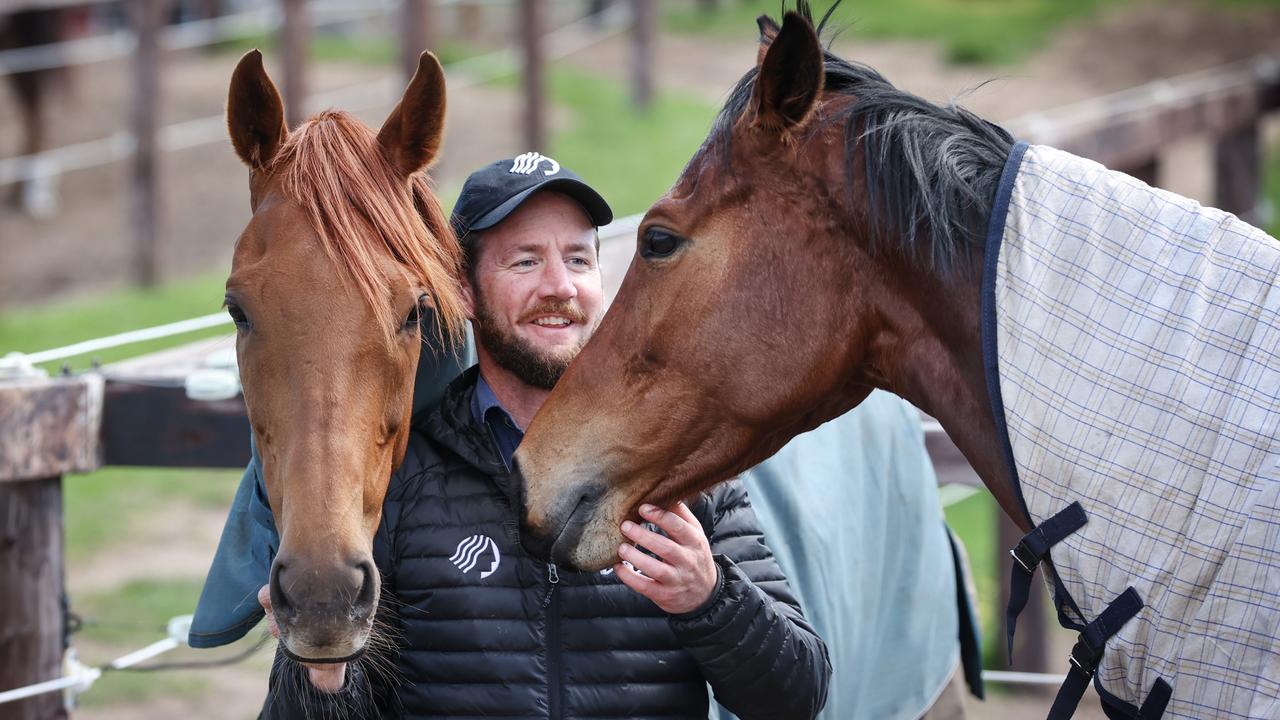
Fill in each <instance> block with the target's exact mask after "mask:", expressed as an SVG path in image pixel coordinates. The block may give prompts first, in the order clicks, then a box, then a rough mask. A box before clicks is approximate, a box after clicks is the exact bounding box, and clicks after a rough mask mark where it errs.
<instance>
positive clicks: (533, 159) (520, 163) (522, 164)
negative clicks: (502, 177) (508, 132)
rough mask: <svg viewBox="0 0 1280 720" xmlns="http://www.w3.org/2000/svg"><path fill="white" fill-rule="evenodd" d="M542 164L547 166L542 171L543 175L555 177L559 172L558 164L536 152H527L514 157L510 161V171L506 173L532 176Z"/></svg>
mask: <svg viewBox="0 0 1280 720" xmlns="http://www.w3.org/2000/svg"><path fill="white" fill-rule="evenodd" d="M544 162H545V163H547V164H548V167H547V169H545V170H543V171H542V174H543V175H555V174H556V173H558V172H560V163H558V162H556V161H555V160H552V159H551V158H549V157H547V156H546V155H540V154H538V153H536V152H527V153H525V154H523V155H518V156H516V158H515V159H514V160H512V161H511V169H510V170H508V171H507V172H509V173H511V174H512V175H532V174H533V173H534V172H536V171H537V170H538V169H539V167H540V166H541V165H542V163H544Z"/></svg>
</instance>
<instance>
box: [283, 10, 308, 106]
mask: <svg viewBox="0 0 1280 720" xmlns="http://www.w3.org/2000/svg"><path fill="white" fill-rule="evenodd" d="M283 2H284V21H283V23H282V25H281V28H280V32H281V40H282V42H281V45H283V47H284V113H285V121H286V122H287V123H288V124H289V127H290V128H294V127H297V126H298V123H300V122H302V121H303V120H306V119H307V77H306V75H307V41H308V40H309V37H310V29H309V28H308V26H307V3H306V0H283Z"/></svg>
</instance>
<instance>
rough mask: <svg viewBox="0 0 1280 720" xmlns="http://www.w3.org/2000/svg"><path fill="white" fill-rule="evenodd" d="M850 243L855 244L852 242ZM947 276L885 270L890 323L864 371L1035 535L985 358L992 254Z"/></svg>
mask: <svg viewBox="0 0 1280 720" xmlns="http://www.w3.org/2000/svg"><path fill="white" fill-rule="evenodd" d="M850 241H855V240H853V239H850ZM971 255H972V257H970V258H969V259H968V260H967V261H965V262H963V263H961V264H960V267H959V268H957V269H956V270H955V271H954V272H952V273H950V274H948V275H945V276H943V275H939V274H938V273H936V272H933V271H931V270H927V269H923V268H920V267H919V266H918V265H913V264H912V263H909V262H904V261H902V260H901V259H898V258H892V259H889V260H888V261H887V262H885V263H883V269H884V270H886V276H887V277H888V278H890V281H889V282H888V283H886V286H887V289H888V290H889V296H888V298H887V300H886V301H885V302H884V305H883V307H882V312H881V313H880V314H881V317H882V318H883V319H884V324H883V325H882V327H881V328H880V330H879V334H878V335H877V337H876V338H875V339H874V340H873V342H872V343H871V346H870V349H869V351H868V356H867V364H866V366H865V367H864V368H862V369H861V373H863V374H865V375H866V378H867V380H868V384H871V385H873V386H875V387H878V388H881V389H883V390H887V391H889V392H892V393H894V394H896V395H898V396H900V397H902V398H903V399H905V400H907V401H909V402H910V403H911V404H913V405H915V406H916V407H917V408H919V409H921V410H923V411H924V412H926V413H928V414H929V415H931V416H933V417H934V418H936V419H937V420H938V422H939V424H941V425H942V427H943V429H944V430H946V432H947V435H948V437H950V438H951V440H952V442H954V443H955V445H956V447H957V448H959V450H960V452H961V453H962V454H963V455H964V456H965V459H967V460H968V461H969V464H970V465H972V466H973V469H974V471H975V472H976V473H977V474H978V476H979V477H980V478H982V481H983V483H984V484H985V485H986V486H987V489H988V490H990V491H991V494H992V495H993V496H994V497H995V498H996V501H997V502H999V504H1000V506H1001V508H1002V509H1003V510H1004V511H1005V512H1006V513H1007V514H1008V516H1009V517H1010V518H1013V519H1014V520H1015V522H1016V523H1017V524H1018V525H1019V527H1022V529H1023V530H1024V531H1027V530H1030V527H1029V526H1028V525H1026V522H1025V520H1024V513H1023V512H1022V510H1021V506H1020V504H1019V501H1018V499H1017V495H1016V493H1015V491H1014V488H1013V479H1012V477H1011V476H1010V474H1009V470H1008V465H1007V463H1006V462H1005V458H1004V453H1003V446H1002V442H1001V440H1000V436H999V432H998V430H997V427H996V423H995V417H994V415H993V409H992V406H991V398H990V393H989V392H988V388H987V380H986V369H985V364H984V361H983V355H982V328H981V317H982V293H981V290H982V271H981V268H982V267H983V260H984V255H985V252H984V249H983V248H976V249H974V250H973V251H972V253H971Z"/></svg>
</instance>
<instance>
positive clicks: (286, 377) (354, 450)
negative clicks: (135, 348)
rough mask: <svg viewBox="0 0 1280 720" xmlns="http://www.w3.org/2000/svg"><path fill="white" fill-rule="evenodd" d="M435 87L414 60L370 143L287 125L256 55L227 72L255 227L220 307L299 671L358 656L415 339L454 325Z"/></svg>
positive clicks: (456, 292)
mask: <svg viewBox="0 0 1280 720" xmlns="http://www.w3.org/2000/svg"><path fill="white" fill-rule="evenodd" d="M444 93H445V88H444V74H443V72H442V70H441V67H440V64H439V62H438V61H437V60H436V58H435V57H434V56H433V55H431V54H429V53H424V54H423V56H422V58H421V61H420V62H419V65H418V70H417V73H416V74H415V75H414V77H413V80H412V81H410V83H409V87H408V89H407V90H406V91H405V94H404V97H403V98H402V99H401V101H400V103H399V104H398V105H397V106H396V108H395V110H393V111H392V112H391V115H390V117H388V118H387V120H386V122H385V123H384V124H383V126H382V129H381V130H380V131H379V132H376V133H375V132H374V131H372V130H370V129H369V128H368V127H366V126H365V125H363V124H362V123H361V122H359V121H358V120H356V119H355V118H354V117H353V116H351V115H348V114H346V113H342V112H337V111H325V112H322V113H320V114H318V115H316V116H315V117H313V118H311V119H310V120H308V121H307V122H305V123H303V124H302V125H301V126H299V127H298V128H297V129H295V130H293V131H292V132H290V131H289V129H288V128H287V126H286V125H285V122H284V107H283V104H282V103H281V100H280V95H279V93H278V92H277V91H276V88H275V86H274V85H273V84H272V82H271V79H270V78H268V77H267V74H266V71H265V70H264V69H263V66H262V56H261V54H259V53H258V52H257V51H256V50H255V51H253V52H250V53H248V54H247V55H245V56H244V57H243V58H242V59H241V60H240V64H239V65H238V66H237V67H236V70H235V73H234V74H233V75H232V78H231V91H230V96H229V97H228V100H227V125H228V128H229V130H230V133H231V141H232V144H233V145H234V146H235V150H236V153H237V154H238V155H239V156H240V159H241V160H243V161H244V162H245V163H246V164H247V165H248V166H249V168H250V174H249V197H250V207H251V209H252V212H253V216H252V217H251V218H250V220H249V224H248V227H246V228H245V230H244V232H243V234H241V236H240V239H239V240H238V241H237V243H236V248H235V255H234V258H233V260H232V267H231V276H230V277H229V278H228V279H227V295H226V305H227V309H228V311H229V312H230V313H231V316H232V317H233V318H234V319H235V322H236V328H237V337H236V353H237V356H238V357H239V361H240V376H241V381H242V383H243V385H244V397H245V404H246V406H247V409H248V414H249V421H250V423H251V425H252V427H253V435H254V439H255V441H256V442H257V447H258V451H259V454H260V456H261V458H262V472H263V475H264V480H265V483H266V488H267V494H268V496H269V499H270V502H271V509H272V512H273V514H274V515H275V520H276V526H277V528H278V529H279V531H280V549H279V552H278V554H277V555H276V558H275V562H274V563H273V564H272V567H271V576H270V590H271V601H272V605H273V609H274V612H275V617H276V620H277V623H278V625H279V628H280V640H281V645H282V647H283V648H284V650H285V652H286V654H288V655H289V656H291V657H293V658H294V659H296V660H305V661H310V662H317V661H319V662H324V661H339V660H344V659H348V658H351V657H354V656H356V655H358V654H359V653H361V652H362V651H363V649H364V647H365V643H366V642H367V640H368V637H369V633H370V628H371V626H372V623H373V616H374V613H375V610H376V608H377V605H378V598H379V591H380V580H379V577H378V571H377V569H376V567H375V566H374V563H373V560H372V544H373V535H374V531H375V530H376V529H377V527H378V524H379V521H380V518H381V511H382V500H383V496H384V495H385V493H386V489H387V483H388V480H389V478H390V475H391V472H392V470H393V469H394V468H395V467H396V466H397V465H399V463H400V461H401V460H402V459H403V458H404V453H405V448H406V445H407V443H408V436H409V418H410V412H411V403H412V394H413V379H414V371H415V368H416V367H417V363H418V355H419V352H420V351H421V348H422V344H423V337H422V335H423V333H424V332H434V333H437V334H438V337H439V338H440V339H441V340H442V341H449V340H451V339H454V338H456V337H457V336H458V333H459V332H460V331H461V329H462V327H463V311H462V305H461V290H460V286H459V283H458V268H459V263H460V258H461V251H460V249H459V247H458V244H457V239H456V238H455V237H454V235H453V233H452V231H451V230H450V228H449V224H448V221H447V219H446V218H445V215H444V213H443V212H442V210H441V208H440V205H439V203H438V201H437V200H436V198H435V197H434V195H433V194H432V192H431V190H430V189H429V187H428V185H427V181H426V180H425V178H424V177H423V176H422V175H421V174H420V173H419V172H418V171H420V170H422V169H423V168H425V167H426V166H428V165H429V164H430V163H431V161H432V160H433V159H434V158H435V156H436V153H437V151H438V149H439V147H440V138H441V134H442V132H443V124H444V110H445V94H444ZM428 313H430V314H433V315H434V317H435V318H436V319H437V320H436V323H435V326H434V327H430V326H429V327H426V328H423V327H421V325H427V324H428V323H426V322H421V323H420V318H422V317H423V316H424V314H428Z"/></svg>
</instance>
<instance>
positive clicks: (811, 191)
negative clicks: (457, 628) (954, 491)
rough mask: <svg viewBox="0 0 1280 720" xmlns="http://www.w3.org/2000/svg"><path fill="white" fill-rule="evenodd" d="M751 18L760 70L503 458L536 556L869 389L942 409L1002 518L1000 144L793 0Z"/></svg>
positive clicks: (646, 229)
mask: <svg viewBox="0 0 1280 720" xmlns="http://www.w3.org/2000/svg"><path fill="white" fill-rule="evenodd" d="M760 26H761V27H760V29H761V52H760V53H759V55H758V57H757V67H756V68H755V69H754V70H752V71H750V72H748V73H747V74H746V75H745V76H744V78H743V80H742V81H741V82H740V83H739V85H738V86H737V87H736V88H735V89H734V90H733V91H732V93H731V95H730V99H729V100H728V102H726V105H725V108H724V110H723V111H722V112H721V113H720V115H719V116H718V117H717V119H716V121H715V123H714V125H713V127H712V130H711V133H710V135H709V137H708V139H707V141H706V142H705V143H704V145H703V147H702V148H701V149H700V150H699V152H698V154H697V155H696V156H695V157H694V158H693V160H691V162H690V164H689V166H688V167H686V169H685V171H684V173H683V174H682V176H681V178H680V179H679V180H678V181H677V183H676V185H675V186H674V187H673V188H672V190H671V191H670V192H669V193H668V194H667V195H665V196H664V197H662V198H661V199H659V200H658V201H657V202H656V203H655V204H654V205H653V206H652V207H651V208H650V209H649V212H648V213H647V214H646V216H645V218H644V220H643V221H642V222H641V225H640V228H639V230H638V245H637V250H638V252H637V256H636V257H635V259H634V260H633V262H632V264H631V267H630V268H629V269H628V272H627V275H626V277H625V279H624V280H623V283H622V286H621V288H620V289H619V292H618V295H617V297H616V298H615V301H614V303H613V305H612V306H611V308H610V311H609V312H608V313H607V314H606V316H605V318H604V319H603V321H602V323H601V326H600V329H599V330H598V331H597V333H596V335H595V337H593V339H592V341H591V342H589V343H588V344H587V346H586V347H585V348H584V349H583V351H582V353H581V354H580V355H579V356H578V358H577V359H576V360H575V361H574V363H573V364H572V365H571V366H570V367H569V369H568V371H567V372H566V373H565V375H564V376H563V377H562V378H561V380H560V382H559V383H558V384H557V386H556V388H555V389H554V390H553V392H552V394H551V395H550V396H549V397H548V399H547V401H546V403H545V404H544V405H543V407H542V409H541V410H540V412H539V413H538V415H537V416H536V417H535V418H534V420H533V422H532V423H531V424H530V426H529V428H528V432H527V434H526V435H525V438H524V440H523V442H522V443H521V446H520V448H519V449H518V451H517V453H516V462H517V466H518V469H519V471H520V473H521V475H522V476H523V498H524V502H525V523H524V528H523V530H524V531H523V533H522V539H524V541H525V543H526V545H527V547H528V549H529V550H530V551H531V552H533V553H537V554H540V555H543V556H549V557H550V558H552V559H553V560H556V561H557V562H565V563H568V564H570V565H574V566H578V567H583V568H592V567H603V566H606V565H608V564H610V563H612V562H613V561H614V558H615V556H616V549H617V546H618V543H620V542H621V541H622V535H621V534H620V532H619V530H618V528H617V524H618V523H619V522H620V521H621V520H623V519H625V518H628V517H633V516H634V514H635V506H636V503H639V502H655V503H657V504H662V503H665V502H669V501H671V500H674V499H676V498H679V497H682V496H687V495H689V494H691V493H694V492H696V491H698V490H701V489H704V488H706V487H709V486H710V485H713V484H715V483H716V482H720V481H722V480H725V479H727V478H728V477H730V476H732V474H734V473H736V472H738V471H740V470H742V469H744V468H745V467H748V466H750V465H752V464H754V463H756V462H759V461H761V460H763V459H765V458H767V457H768V456H769V455H772V454H773V453H774V452H776V451H777V450H778V449H779V448H780V447H781V446H782V445H783V444H785V443H786V442H787V441H788V440H789V439H790V438H792V437H794V436H795V435H797V434H799V433H801V432H804V431H806V430H808V429H811V428H813V427H815V426H817V425H819V424H821V423H822V422H825V421H826V420H829V419H831V418H833V417H836V416H837V415H840V414H842V413H844V412H846V411H848V410H849V409H851V408H852V407H854V406H856V405H857V404H858V403H859V402H861V401H862V399H863V398H865V397H866V395H867V394H869V393H870V391H871V390H872V389H873V388H876V387H879V388H884V389H888V390H890V391H893V392H896V393H897V394H899V395H902V396H904V397H906V398H907V399H909V400H911V401H912V402H913V403H915V404H916V405H917V406H918V407H920V408H921V409H923V410H925V411H926V412H929V413H931V414H933V415H934V416H935V417H938V418H939V420H940V421H942V422H943V425H944V427H946V428H947V430H948V433H949V434H950V435H951V437H952V439H953V440H954V441H955V442H956V444H957V445H958V446H959V447H960V449H961V451H962V452H964V454H965V455H966V457H967V458H968V459H969V460H970V462H971V463H972V464H973V465H974V467H975V469H977V470H978V472H979V475H981V476H982V477H983V478H984V480H987V481H988V485H989V486H990V487H992V489H993V491H994V492H995V494H996V496H997V499H998V500H1000V502H1001V503H1002V505H1004V506H1005V508H1006V509H1011V508H1016V500H1015V498H1014V496H1013V494H1012V486H1011V484H1010V483H1009V481H1008V477H1007V472H1006V471H1005V470H1004V466H1003V464H1002V462H1001V460H1000V456H999V452H998V447H999V444H998V443H997V442H996V441H995V438H996V432H995V425H994V420H993V419H992V416H991V412H990V405H989V403H988V402H987V394H986V385H985V376H984V374H983V372H982V363H981V354H980V352H979V351H978V348H979V344H980V343H979V339H980V331H979V326H978V312H979V300H978V298H979V283H978V280H979V279H980V268H981V266H982V262H981V261H982V257H983V251H982V237H983V232H984V230H985V223H986V217H987V215H988V214H989V211H990V210H989V209H990V203H991V201H992V198H993V197H994V195H995V187H996V184H997V182H998V180H999V177H1000V172H1001V170H1002V168H1003V165H1004V159H1005V158H1006V157H1007V154H1008V150H1009V148H1010V147H1011V146H1012V140H1011V138H1009V136H1008V134H1007V133H1005V132H1004V131H1003V130H1001V129H999V128H998V127H996V126H994V125H991V124H990V123H987V122H986V121H983V120H982V119H980V118H977V117H976V116H974V115H972V114H971V113H968V112H967V111H964V110H963V109H961V108H957V107H954V106H937V105H934V104H932V103H928V102H927V101H924V100H921V99H919V98H917V97H915V96H913V95H910V94H909V93H905V92H903V91H901V90H898V89H896V88H894V87H893V86H892V85H890V84H889V83H888V81H887V80H885V79H884V78H883V77H882V76H880V75H879V74H878V73H876V72H875V71H874V70H871V69H870V68H867V67H865V66H862V65H858V64H856V63H849V62H848V61H845V60H843V59H840V58H838V57H836V56H834V55H833V54H831V53H830V52H828V51H825V50H824V49H823V48H822V45H821V43H820V42H819V40H818V37H817V32H816V31H815V29H814V27H813V24H812V21H811V17H810V15H809V13H808V11H807V6H806V5H805V4H804V3H801V4H800V12H799V13H794V12H793V13H788V14H787V16H786V18H785V22H784V24H783V26H782V27H779V26H778V25H777V24H775V23H773V21H772V20H769V19H767V18H761V20H760ZM671 238H675V241H674V242H672V241H671ZM673 245H674V247H675V249H674V250H670V249H669V248H671V247H672V246H673Z"/></svg>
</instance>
